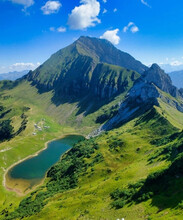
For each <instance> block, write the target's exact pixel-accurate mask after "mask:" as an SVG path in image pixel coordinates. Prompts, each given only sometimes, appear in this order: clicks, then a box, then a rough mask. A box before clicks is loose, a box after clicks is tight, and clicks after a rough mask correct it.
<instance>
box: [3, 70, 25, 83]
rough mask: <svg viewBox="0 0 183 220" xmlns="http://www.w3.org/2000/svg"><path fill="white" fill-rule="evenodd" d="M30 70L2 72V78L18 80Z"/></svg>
mask: <svg viewBox="0 0 183 220" xmlns="http://www.w3.org/2000/svg"><path fill="white" fill-rule="evenodd" d="M28 72H29V70H23V71H20V72H18V71H14V72H9V73H2V74H0V80H12V81H14V80H16V79H19V78H21V77H22V76H24V75H26V74H27V73H28Z"/></svg>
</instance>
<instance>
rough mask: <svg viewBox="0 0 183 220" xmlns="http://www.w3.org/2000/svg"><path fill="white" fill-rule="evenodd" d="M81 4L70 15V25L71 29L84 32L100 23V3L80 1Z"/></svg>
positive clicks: (89, 0) (93, 0) (91, 0)
mask: <svg viewBox="0 0 183 220" xmlns="http://www.w3.org/2000/svg"><path fill="white" fill-rule="evenodd" d="M80 4H81V5H80V6H76V7H75V8H74V9H73V10H72V12H71V14H70V15H69V20H68V24H69V26H70V28H71V29H75V30H83V29H86V28H88V27H93V26H95V25H96V24H97V23H100V20H99V19H98V15H99V13H100V3H99V2H98V1H97V0H80Z"/></svg>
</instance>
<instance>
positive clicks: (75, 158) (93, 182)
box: [1, 107, 183, 219]
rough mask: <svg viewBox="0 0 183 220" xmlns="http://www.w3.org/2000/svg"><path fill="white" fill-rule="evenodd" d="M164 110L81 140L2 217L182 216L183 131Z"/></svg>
mask: <svg viewBox="0 0 183 220" xmlns="http://www.w3.org/2000/svg"><path fill="white" fill-rule="evenodd" d="M161 111H162V109H159V108H158V107H156V108H153V109H151V110H150V111H149V112H147V113H145V114H144V115H142V116H141V117H139V118H136V119H135V120H133V121H131V122H129V123H127V124H126V125H124V126H122V127H120V128H118V129H115V130H112V131H109V132H106V133H104V134H102V135H101V136H99V137H96V138H92V139H90V140H86V141H84V142H80V143H78V144H76V145H75V146H74V147H73V149H71V150H70V151H69V152H68V153H67V154H65V156H64V157H63V159H62V160H61V161H60V162H59V163H57V164H56V165H55V166H53V167H52V168H51V169H50V171H49V172H48V174H47V179H46V181H45V184H44V185H43V186H42V187H40V188H38V189H37V190H36V191H34V192H33V193H31V194H30V195H29V196H28V197H26V198H25V199H24V200H22V201H21V203H20V205H19V206H18V207H17V205H13V204H11V205H10V206H9V207H7V208H5V209H3V210H2V212H1V214H2V218H3V219H16V218H17V219H20V218H22V217H24V218H25V219H45V217H46V218H50V219H117V218H125V219H182V217H183V215H182V199H183V191H182V187H181V186H182V183H183V182H182V175H183V171H182V152H183V148H182V141H183V134H182V132H180V131H179V130H178V129H177V128H175V127H173V126H172V125H171V124H170V122H169V121H167V119H166V118H165V117H164V116H163V115H162V114H160V113H159V112H161ZM71 204H72V205H71ZM3 216H4V217H3Z"/></svg>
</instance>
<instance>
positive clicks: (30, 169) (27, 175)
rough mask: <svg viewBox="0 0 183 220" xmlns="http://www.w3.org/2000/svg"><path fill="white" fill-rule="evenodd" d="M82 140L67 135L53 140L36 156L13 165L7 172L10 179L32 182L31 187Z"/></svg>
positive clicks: (78, 137)
mask: <svg viewBox="0 0 183 220" xmlns="http://www.w3.org/2000/svg"><path fill="white" fill-rule="evenodd" d="M83 139H84V138H83V137H82V136H79V135H68V136H66V137H64V138H62V139H59V140H54V141H52V142H50V143H49V144H48V147H47V148H46V149H45V150H43V151H41V152H40V153H39V154H38V155H37V156H34V157H32V158H29V159H27V160H25V161H22V162H21V163H19V164H17V165H15V166H14V167H13V168H11V169H10V170H9V172H8V175H9V176H10V177H11V178H12V179H25V180H28V181H30V182H32V184H31V185H32V186H33V185H34V184H36V183H37V181H35V180H41V179H43V178H44V177H45V174H46V172H47V171H48V170H49V168H50V167H51V166H52V165H53V164H55V163H56V162H58V161H59V159H60V157H61V155H62V154H63V153H65V152H66V151H67V150H69V149H70V148H71V147H72V146H73V145H74V144H75V143H77V142H78V141H80V140H83Z"/></svg>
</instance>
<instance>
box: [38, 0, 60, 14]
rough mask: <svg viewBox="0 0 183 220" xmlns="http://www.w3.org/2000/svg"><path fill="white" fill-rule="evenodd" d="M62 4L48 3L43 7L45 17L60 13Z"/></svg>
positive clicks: (57, 2) (56, 2)
mask: <svg viewBox="0 0 183 220" xmlns="http://www.w3.org/2000/svg"><path fill="white" fill-rule="evenodd" d="M61 7H62V4H61V3H60V2H59V1H47V2H46V4H45V5H43V6H42V7H41V10H42V11H43V14H44V15H49V14H54V13H57V12H58V11H59V9H60V8H61Z"/></svg>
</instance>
